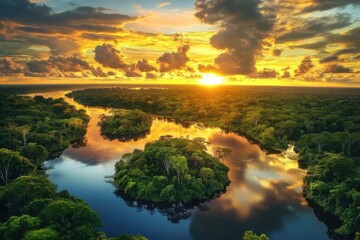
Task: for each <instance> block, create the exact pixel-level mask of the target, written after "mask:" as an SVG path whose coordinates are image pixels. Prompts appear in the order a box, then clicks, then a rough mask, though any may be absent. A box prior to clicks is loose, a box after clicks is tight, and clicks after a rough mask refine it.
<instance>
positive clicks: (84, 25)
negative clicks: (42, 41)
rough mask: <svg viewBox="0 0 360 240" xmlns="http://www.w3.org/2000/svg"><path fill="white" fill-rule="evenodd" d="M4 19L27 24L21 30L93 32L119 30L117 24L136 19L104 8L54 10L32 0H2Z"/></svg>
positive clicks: (0, 11) (1, 11)
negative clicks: (108, 11)
mask: <svg viewBox="0 0 360 240" xmlns="http://www.w3.org/2000/svg"><path fill="white" fill-rule="evenodd" d="M0 20H6V21H13V22H16V23H21V24H23V25H25V28H22V29H21V28H20V29H19V30H23V31H30V32H37V33H45V32H47V31H51V32H53V31H60V32H64V31H68V32H69V33H73V32H74V31H78V30H86V31H91V32H97V31H101V32H116V31H119V30H121V29H119V28H118V27H116V26H117V25H122V24H124V23H125V22H128V21H133V20H135V18H132V17H130V16H127V15H121V14H116V13H106V12H105V9H104V8H93V7H76V8H75V9H72V10H67V11H63V12H54V11H53V10H52V9H51V8H50V7H48V6H46V5H45V4H36V3H32V2H30V1H28V0H16V1H8V0H5V1H1V2H0Z"/></svg>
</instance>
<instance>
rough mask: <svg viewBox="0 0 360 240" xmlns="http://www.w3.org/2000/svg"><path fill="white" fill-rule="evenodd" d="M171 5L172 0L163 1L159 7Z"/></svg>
mask: <svg viewBox="0 0 360 240" xmlns="http://www.w3.org/2000/svg"><path fill="white" fill-rule="evenodd" d="M169 5H171V2H161V3H159V4H158V8H163V7H166V6H169Z"/></svg>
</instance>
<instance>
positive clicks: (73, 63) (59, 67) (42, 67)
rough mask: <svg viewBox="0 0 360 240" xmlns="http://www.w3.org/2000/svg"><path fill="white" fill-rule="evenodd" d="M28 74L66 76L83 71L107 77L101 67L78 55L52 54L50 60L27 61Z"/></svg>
mask: <svg viewBox="0 0 360 240" xmlns="http://www.w3.org/2000/svg"><path fill="white" fill-rule="evenodd" d="M26 64H27V71H26V73H25V74H26V75H28V76H44V77H45V76H54V75H55V74H57V76H59V77H61V76H66V77H74V76H75V75H74V73H78V72H80V73H82V74H83V75H84V76H89V75H91V74H92V75H93V76H95V77H106V76H107V75H106V73H104V72H103V70H102V69H101V68H100V67H97V68H95V67H93V66H92V65H90V64H89V63H88V62H87V61H86V60H84V59H82V58H81V57H80V56H78V55H73V56H69V57H65V56H50V57H49V59H48V60H33V61H29V62H27V63H26Z"/></svg>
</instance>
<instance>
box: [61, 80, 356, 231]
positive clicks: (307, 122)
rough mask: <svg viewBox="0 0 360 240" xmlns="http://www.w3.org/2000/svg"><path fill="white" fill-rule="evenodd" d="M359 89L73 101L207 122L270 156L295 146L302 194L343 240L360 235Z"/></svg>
mask: <svg viewBox="0 0 360 240" xmlns="http://www.w3.org/2000/svg"><path fill="white" fill-rule="evenodd" d="M359 93H360V92H359V90H358V89H332V88H318V89H317V88H291V87H288V88H276V87H273V88H265V87H257V88H255V87H225V86H224V87H216V88H204V87H198V86H191V87H181V86H177V87H167V88H143V89H140V90H132V89H126V88H111V89H110V88H107V89H87V90H79V91H74V92H72V93H70V94H68V96H70V97H73V98H74V99H75V100H76V101H78V102H80V103H81V104H84V105H90V106H104V107H114V108H123V109H140V110H142V111H144V112H147V113H151V114H157V115H162V116H167V117H171V118H174V119H175V120H177V121H180V122H202V123H204V124H205V125H206V126H213V127H221V128H222V129H224V130H226V131H233V132H236V133H239V134H241V135H244V136H246V137H247V138H249V139H251V140H252V141H254V142H255V143H259V144H260V145H261V146H262V147H263V148H264V149H266V150H268V151H269V152H276V151H280V150H283V149H286V148H287V147H288V144H289V143H292V144H295V146H296V150H297V151H298V152H299V153H300V160H299V163H300V166H301V167H302V168H304V169H307V170H308V171H307V176H306V178H305V179H304V194H305V196H306V198H307V199H308V200H310V201H312V202H313V203H314V204H315V205H316V206H317V207H318V208H320V209H321V210H322V211H324V212H327V213H330V214H333V215H335V216H336V217H337V218H338V219H339V220H340V221H341V224H340V226H338V228H337V229H336V230H335V232H336V233H337V234H339V235H352V236H354V235H355V232H359V231H360V218H359V217H358V216H359V214H360V207H359V206H360V192H359V191H360V178H359V176H360V157H359V156H360V108H359V106H360V94H359Z"/></svg>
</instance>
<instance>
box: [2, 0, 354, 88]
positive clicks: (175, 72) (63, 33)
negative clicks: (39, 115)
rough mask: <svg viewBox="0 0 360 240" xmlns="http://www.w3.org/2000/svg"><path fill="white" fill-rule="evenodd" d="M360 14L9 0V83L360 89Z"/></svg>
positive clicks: (302, 1) (325, 3)
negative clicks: (215, 82) (204, 82)
mask: <svg viewBox="0 0 360 240" xmlns="http://www.w3.org/2000/svg"><path fill="white" fill-rule="evenodd" d="M359 16H360V1H359V0H181V1H156V0H102V1H99V0H96V1H95V0H70V1H69V0H0V84H24V83H25V84H63V83H76V84H80V83H84V84H85V83H113V84H115V83H120V84H121V83H142V84H144V83H151V84H154V83H161V84H164V83H168V84H189V83H198V82H199V81H200V80H201V79H203V78H204V76H205V77H206V78H208V79H214V78H221V79H222V80H223V81H224V83H225V84H240V85H241V84H244V85H287V86H292V85H293V86H345V87H360V64H359V63H360V17H359ZM209 76H210V78H209ZM214 76H217V77H214Z"/></svg>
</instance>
